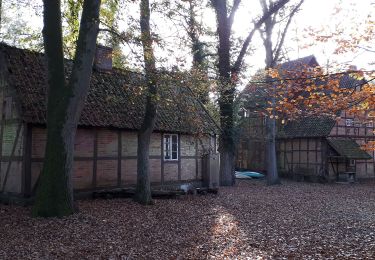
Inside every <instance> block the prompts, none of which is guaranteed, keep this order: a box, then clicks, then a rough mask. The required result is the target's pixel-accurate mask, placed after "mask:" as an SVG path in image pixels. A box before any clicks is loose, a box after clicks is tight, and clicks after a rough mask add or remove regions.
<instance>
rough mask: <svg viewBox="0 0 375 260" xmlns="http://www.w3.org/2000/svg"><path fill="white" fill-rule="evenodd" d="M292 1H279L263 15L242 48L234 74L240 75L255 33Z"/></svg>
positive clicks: (233, 70) (235, 64)
mask: <svg viewBox="0 0 375 260" xmlns="http://www.w3.org/2000/svg"><path fill="white" fill-rule="evenodd" d="M289 1H290V0H279V1H278V2H276V3H274V4H273V5H272V6H271V7H270V8H269V9H268V12H267V13H265V14H263V16H262V17H261V18H260V19H259V20H258V21H257V22H256V23H255V24H254V28H253V29H252V30H251V31H250V33H249V35H248V36H247V37H246V39H245V41H244V43H243V45H242V48H241V51H240V53H239V54H238V57H237V59H236V62H235V63H234V65H233V67H232V70H231V71H232V73H238V72H239V70H240V68H241V65H242V61H243V58H244V57H245V55H246V53H247V50H248V48H249V45H250V42H251V40H252V38H253V36H254V33H255V32H256V30H258V29H259V28H260V26H261V25H262V24H263V23H264V22H265V21H266V20H267V19H268V18H269V17H270V16H271V15H273V14H274V13H276V12H277V11H279V10H280V9H281V8H282V7H284V6H285V5H286V4H287V3H288V2H289Z"/></svg>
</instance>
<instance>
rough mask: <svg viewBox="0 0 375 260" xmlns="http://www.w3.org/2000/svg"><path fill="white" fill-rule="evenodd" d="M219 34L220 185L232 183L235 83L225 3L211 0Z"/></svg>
mask: <svg viewBox="0 0 375 260" xmlns="http://www.w3.org/2000/svg"><path fill="white" fill-rule="evenodd" d="M212 3H213V6H214V8H215V11H216V17H217V33H218V34H219V47H218V54H219V63H218V69H219V84H220V97H219V108H220V124H221V128H222V133H221V135H220V141H219V151H220V185H221V186H232V185H233V184H234V180H235V179H234V153H235V146H234V138H233V132H234V129H233V127H234V126H233V101H234V92H235V85H234V84H232V82H231V76H230V75H231V73H230V72H231V66H230V23H229V21H228V17H227V5H226V1H224V0H213V1H212Z"/></svg>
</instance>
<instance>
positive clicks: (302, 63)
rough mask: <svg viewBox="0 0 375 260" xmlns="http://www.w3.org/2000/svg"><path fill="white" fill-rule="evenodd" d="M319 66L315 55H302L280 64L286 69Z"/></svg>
mask: <svg viewBox="0 0 375 260" xmlns="http://www.w3.org/2000/svg"><path fill="white" fill-rule="evenodd" d="M315 66H319V63H318V62H317V61H316V58H315V56H314V55H310V56H306V57H302V58H299V59H296V60H291V61H287V62H284V63H282V64H280V68H281V69H282V70H286V71H296V70H301V68H303V67H315Z"/></svg>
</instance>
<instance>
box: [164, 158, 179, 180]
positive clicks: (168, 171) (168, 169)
mask: <svg viewBox="0 0 375 260" xmlns="http://www.w3.org/2000/svg"><path fill="white" fill-rule="evenodd" d="M177 180H178V164H177V163H170V162H169V163H165V164H164V181H166V182H168V181H177Z"/></svg>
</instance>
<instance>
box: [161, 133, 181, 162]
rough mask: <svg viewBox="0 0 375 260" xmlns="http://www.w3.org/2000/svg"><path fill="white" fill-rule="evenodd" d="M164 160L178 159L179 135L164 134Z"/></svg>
mask: <svg viewBox="0 0 375 260" xmlns="http://www.w3.org/2000/svg"><path fill="white" fill-rule="evenodd" d="M164 160H165V161H176V160H178V135H174V134H166V135H164Z"/></svg>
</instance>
